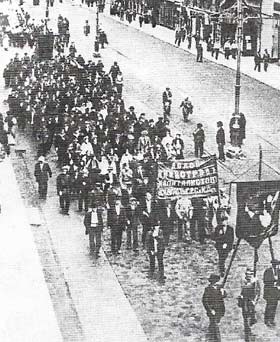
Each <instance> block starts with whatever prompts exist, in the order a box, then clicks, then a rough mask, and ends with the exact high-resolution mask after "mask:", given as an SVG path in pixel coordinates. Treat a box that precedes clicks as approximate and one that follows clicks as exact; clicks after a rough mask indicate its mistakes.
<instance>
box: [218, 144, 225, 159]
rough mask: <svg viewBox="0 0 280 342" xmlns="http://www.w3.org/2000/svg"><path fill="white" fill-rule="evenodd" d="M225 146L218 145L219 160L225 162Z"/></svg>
mask: <svg viewBox="0 0 280 342" xmlns="http://www.w3.org/2000/svg"><path fill="white" fill-rule="evenodd" d="M224 147H225V146H224V144H218V152H219V159H220V160H222V161H224V160H225V150H224Z"/></svg>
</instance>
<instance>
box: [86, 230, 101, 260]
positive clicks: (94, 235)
mask: <svg viewBox="0 0 280 342" xmlns="http://www.w3.org/2000/svg"><path fill="white" fill-rule="evenodd" d="M100 247H101V231H100V230H98V231H96V230H94V229H92V228H89V249H90V251H91V252H96V254H98V253H99V250H100Z"/></svg>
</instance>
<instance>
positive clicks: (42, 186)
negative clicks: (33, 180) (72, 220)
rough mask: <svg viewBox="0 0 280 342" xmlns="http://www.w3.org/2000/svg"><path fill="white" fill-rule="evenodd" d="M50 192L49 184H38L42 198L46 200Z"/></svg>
mask: <svg viewBox="0 0 280 342" xmlns="http://www.w3.org/2000/svg"><path fill="white" fill-rule="evenodd" d="M47 192H48V182H38V193H39V197H40V198H44V199H45V198H46V197H47Z"/></svg>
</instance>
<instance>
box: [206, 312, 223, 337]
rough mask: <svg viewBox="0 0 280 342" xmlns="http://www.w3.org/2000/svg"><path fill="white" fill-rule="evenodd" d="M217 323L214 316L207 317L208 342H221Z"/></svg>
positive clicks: (217, 320) (218, 321)
mask: <svg viewBox="0 0 280 342" xmlns="http://www.w3.org/2000/svg"><path fill="white" fill-rule="evenodd" d="M219 323H220V320H219V319H217V318H216V317H215V316H211V317H209V328H208V334H209V339H208V340H209V342H221V334H220V328H219Z"/></svg>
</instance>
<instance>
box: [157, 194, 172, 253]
mask: <svg viewBox="0 0 280 342" xmlns="http://www.w3.org/2000/svg"><path fill="white" fill-rule="evenodd" d="M159 218H160V228H161V230H162V232H163V238H164V245H165V246H166V247H167V246H168V244H169V239H170V235H171V233H172V232H173V231H174V222H175V221H176V214H175V210H174V208H173V207H172V202H171V200H170V199H166V200H165V203H164V205H163V206H162V207H161V208H160V210H159Z"/></svg>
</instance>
